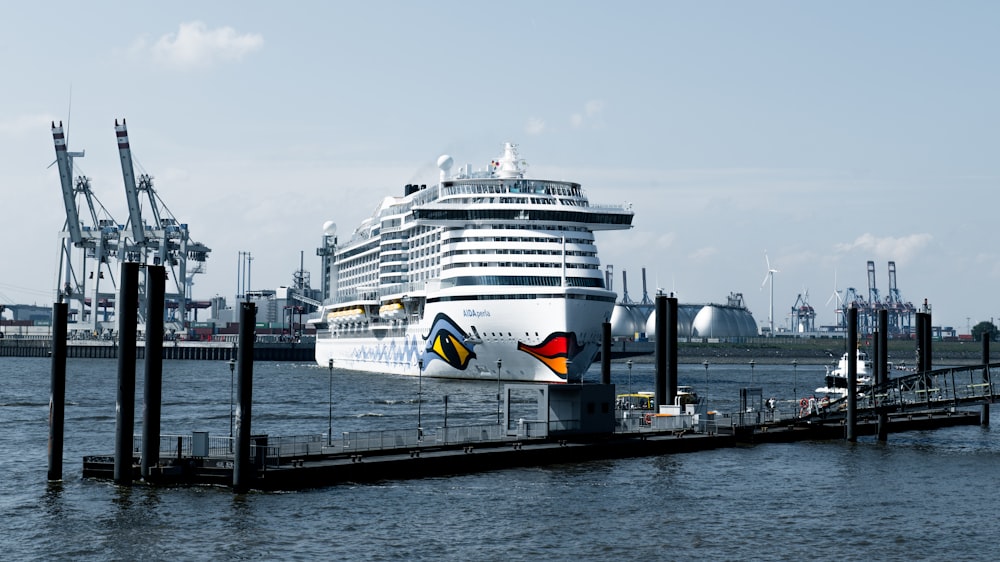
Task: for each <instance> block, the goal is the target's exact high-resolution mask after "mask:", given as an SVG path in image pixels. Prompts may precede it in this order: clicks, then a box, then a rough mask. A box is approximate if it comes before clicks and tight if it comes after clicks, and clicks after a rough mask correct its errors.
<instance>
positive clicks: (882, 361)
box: [875, 309, 889, 441]
mask: <svg viewBox="0 0 1000 562" xmlns="http://www.w3.org/2000/svg"><path fill="white" fill-rule="evenodd" d="M876 341H877V342H878V346H877V349H878V353H876V356H875V363H876V364H878V378H877V379H876V380H875V384H876V385H878V386H879V388H881V389H882V392H883V394H884V393H885V389H886V388H887V387H886V386H885V385H886V383H888V382H889V311H888V310H885V309H882V310H879V311H878V339H877V340H876ZM876 405H877V406H880V404H879V403H878V402H877V401H876ZM877 433H878V440H879V441H886V440H888V438H889V413H888V412H886V411H885V408H884V407H880V408H879V409H878V426H877Z"/></svg>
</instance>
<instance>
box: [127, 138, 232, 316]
mask: <svg viewBox="0 0 1000 562" xmlns="http://www.w3.org/2000/svg"><path fill="white" fill-rule="evenodd" d="M115 135H116V136H117V138H118V153H119V157H120V159H121V165H122V179H123V180H124V183H125V197H126V199H127V201H128V208H129V221H128V225H129V227H130V228H129V229H128V231H129V232H130V233H131V236H132V239H131V240H130V241H129V242H130V243H129V245H128V247H127V255H128V256H129V258H130V261H138V262H140V263H150V264H153V265H164V266H166V267H167V268H168V270H169V271H170V274H169V275H168V277H169V278H170V279H172V280H173V285H174V290H173V291H170V290H168V291H167V293H166V295H165V296H166V299H167V302H168V305H167V307H168V311H167V315H166V320H167V321H168V322H172V323H177V324H179V326H177V327H175V329H177V328H181V329H183V322H184V321H185V319H186V316H187V310H188V308H189V305H190V304H191V301H190V299H191V294H190V293H191V291H190V288H191V287H192V286H193V285H194V275H196V274H198V273H204V272H205V261H206V260H207V259H208V254H209V253H210V252H211V251H212V250H211V249H210V248H208V247H207V246H205V245H204V244H200V243H198V242H195V241H193V240H191V237H190V233H189V232H188V226H187V224H184V223H180V222H179V221H178V220H177V219H176V218H175V217H174V215H173V214H172V213H171V212H170V210H169V209H168V208H167V206H166V204H165V203H164V202H163V200H162V199H161V198H160V196H159V195H158V194H157V193H156V190H155V189H153V177H152V176H150V175H148V174H141V175H139V176H138V182H137V181H136V175H135V170H134V166H133V162H132V149H131V146H130V144H129V139H128V128H127V126H126V123H125V119H122V121H121V124H119V123H118V120H117V119H116V120H115ZM143 195H144V196H145V197H144V199H145V200H146V201H148V202H149V213H150V214H151V216H152V219H153V224H152V225H148V224H146V222H145V221H144V220H143V217H142V199H143V197H142V196H143ZM189 261H190V262H192V263H190V264H189V263H188V262H189ZM140 300H145V294H144V291H140ZM144 309H145V307H143V306H140V310H144Z"/></svg>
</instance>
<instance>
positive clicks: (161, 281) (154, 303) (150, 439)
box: [139, 265, 167, 480]
mask: <svg viewBox="0 0 1000 562" xmlns="http://www.w3.org/2000/svg"><path fill="white" fill-rule="evenodd" d="M166 277H167V270H166V268H165V267H164V266H162V265H149V266H146V372H145V379H144V380H145V382H144V384H143V410H142V457H141V458H140V464H139V468H140V472H141V474H142V477H143V478H144V479H146V480H149V477H150V468H151V467H154V466H156V465H157V464H159V463H160V412H161V404H162V400H163V396H162V394H163V307H164V304H165V301H164V294H165V292H166V289H165V286H166Z"/></svg>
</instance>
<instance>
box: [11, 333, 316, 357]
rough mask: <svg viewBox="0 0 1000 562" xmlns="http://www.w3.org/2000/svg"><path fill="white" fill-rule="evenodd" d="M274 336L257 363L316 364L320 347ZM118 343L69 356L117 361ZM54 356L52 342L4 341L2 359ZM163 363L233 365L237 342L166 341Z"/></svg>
mask: <svg viewBox="0 0 1000 562" xmlns="http://www.w3.org/2000/svg"><path fill="white" fill-rule="evenodd" d="M274 340H275V338H273V337H270V336H262V337H260V341H258V342H255V343H254V360H255V361H314V360H315V359H316V357H315V355H316V345H315V341H314V340H313V339H311V338H310V339H303V340H302V341H297V342H296V341H274ZM147 343H148V342H145V341H139V342H138V343H137V346H136V356H137V358H138V359H145V358H146V345H147ZM118 351H119V345H118V342H114V341H105V340H68V341H67V342H66V356H67V357H69V358H72V359H117V358H118ZM51 355H52V340H51V339H49V338H44V339H18V338H4V339H0V357H49V356H51ZM161 357H162V358H163V359H168V360H171V359H185V360H196V361H229V360H230V359H234V358H235V342H227V341H217V342H215V341H212V342H207V341H165V342H163V345H162V348H161Z"/></svg>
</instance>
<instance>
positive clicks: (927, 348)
mask: <svg viewBox="0 0 1000 562" xmlns="http://www.w3.org/2000/svg"><path fill="white" fill-rule="evenodd" d="M924 311H925V312H924V315H923V321H924V330H923V334H924V341H922V342H921V343H920V349H921V350H922V353H923V360H922V361H921V362H922V363H923V365H924V373H925V374H924V390H926V391H927V392H926V393H925V396H926V397H927V406H928V407H929V406H930V405H931V386H932V382H933V381H931V377H930V374H929V373H930V371H931V370H932V369H933V368H934V367H933V366H932V365H933V360H932V359H931V340H932V339H933V337H932V336H933V334H932V333H931V330H932V329H931V326H932V324H931V309H930V307H929V306H928V305H927V301H926V299H925V300H924Z"/></svg>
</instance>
